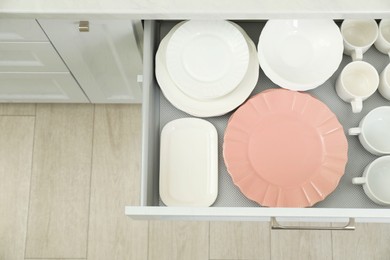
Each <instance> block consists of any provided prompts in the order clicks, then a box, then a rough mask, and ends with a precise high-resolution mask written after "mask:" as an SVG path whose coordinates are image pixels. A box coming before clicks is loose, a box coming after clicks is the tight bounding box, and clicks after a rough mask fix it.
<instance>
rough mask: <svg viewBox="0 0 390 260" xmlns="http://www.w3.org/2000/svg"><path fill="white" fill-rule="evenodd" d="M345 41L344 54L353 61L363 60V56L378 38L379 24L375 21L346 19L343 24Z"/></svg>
mask: <svg viewBox="0 0 390 260" xmlns="http://www.w3.org/2000/svg"><path fill="white" fill-rule="evenodd" d="M341 34H342V35H343V39H344V54H346V55H349V56H351V57H352V60H354V61H355V60H362V59H363V54H364V53H365V52H366V51H367V50H368V49H369V48H370V47H371V46H372V44H373V43H374V42H375V41H376V39H377V37H378V24H377V23H376V22H375V20H373V19H371V20H355V19H346V20H344V21H343V23H342V24H341Z"/></svg>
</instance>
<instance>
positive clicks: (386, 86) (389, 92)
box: [378, 64, 390, 100]
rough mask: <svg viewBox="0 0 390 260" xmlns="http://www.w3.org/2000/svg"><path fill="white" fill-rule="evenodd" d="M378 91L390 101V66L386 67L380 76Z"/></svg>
mask: <svg viewBox="0 0 390 260" xmlns="http://www.w3.org/2000/svg"><path fill="white" fill-rule="evenodd" d="M378 90H379V93H381V95H382V96H383V97H384V98H386V99H388V100H390V64H388V65H387V66H386V68H385V69H384V70H383V71H382V72H381V74H380V76H379V87H378Z"/></svg>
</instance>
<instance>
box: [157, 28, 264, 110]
mask: <svg viewBox="0 0 390 260" xmlns="http://www.w3.org/2000/svg"><path fill="white" fill-rule="evenodd" d="M183 23H185V22H181V23H179V24H177V25H175V26H174V27H173V28H172V29H171V31H170V32H169V33H168V34H167V35H166V36H165V38H164V39H162V41H161V43H160V46H159V48H158V50H157V53H156V78H157V82H158V84H159V86H160V88H161V90H162V92H163V94H164V96H165V97H166V98H167V99H168V100H169V102H171V104H172V105H173V106H175V107H176V108H178V109H180V110H182V111H184V112H186V113H188V114H190V115H192V116H196V117H212V116H221V115H224V114H226V113H228V112H230V111H231V110H233V109H235V108H236V107H238V106H239V105H241V104H242V103H243V102H244V101H245V100H246V99H247V98H248V97H249V95H250V94H251V92H252V91H253V89H254V88H255V86H256V83H257V81H258V78H259V63H258V60H257V57H256V47H255V45H254V43H253V42H252V40H251V39H250V38H249V36H248V35H247V34H246V33H245V31H244V30H243V29H242V28H241V27H239V26H238V25H235V24H234V23H232V24H233V25H235V26H237V28H238V29H239V30H240V32H241V33H242V34H243V35H244V37H245V39H246V41H247V43H248V46H249V50H250V52H249V53H250V55H249V57H250V58H249V67H248V70H247V73H246V75H245V77H244V79H243V80H242V82H241V83H240V84H239V85H238V86H237V87H236V88H235V89H234V90H233V91H232V92H230V93H229V94H227V95H225V96H223V97H221V98H217V99H211V100H197V99H194V98H191V97H189V96H187V95H186V94H184V93H183V92H182V91H181V90H180V89H179V88H178V87H177V86H176V84H175V83H174V82H173V81H172V79H171V77H170V76H169V74H168V71H167V69H166V66H165V63H164V62H165V50H166V45H167V42H168V41H169V38H170V37H171V35H172V33H173V32H174V31H175V30H176V29H177V28H178V27H180V26H181V24H183Z"/></svg>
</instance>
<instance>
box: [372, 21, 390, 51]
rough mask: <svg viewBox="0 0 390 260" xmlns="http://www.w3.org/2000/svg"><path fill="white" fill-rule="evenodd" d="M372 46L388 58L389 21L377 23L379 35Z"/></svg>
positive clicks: (389, 47) (389, 48)
mask: <svg viewBox="0 0 390 260" xmlns="http://www.w3.org/2000/svg"><path fill="white" fill-rule="evenodd" d="M374 45H375V47H376V48H377V49H378V51H380V52H382V53H384V54H387V55H389V56H390V19H387V20H386V19H384V20H382V21H381V22H380V23H379V34H378V38H377V39H376V41H375V43H374Z"/></svg>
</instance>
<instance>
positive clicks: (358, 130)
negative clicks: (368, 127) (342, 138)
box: [348, 127, 362, 135]
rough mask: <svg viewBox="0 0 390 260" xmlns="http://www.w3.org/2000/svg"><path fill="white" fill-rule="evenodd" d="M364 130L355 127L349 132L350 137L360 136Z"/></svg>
mask: <svg viewBox="0 0 390 260" xmlns="http://www.w3.org/2000/svg"><path fill="white" fill-rule="evenodd" d="M361 133H362V130H361V129H360V128H359V127H353V128H350V129H349V130H348V134H349V135H360V134H361Z"/></svg>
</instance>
